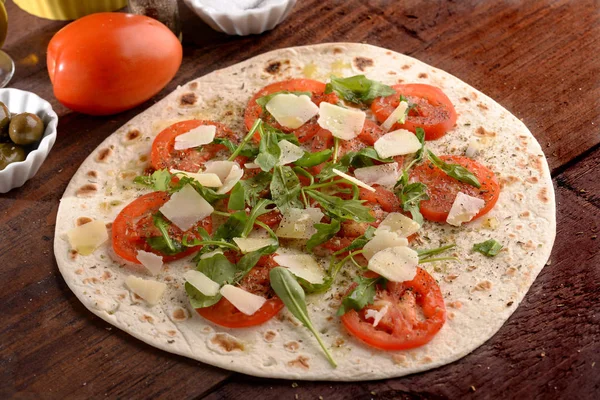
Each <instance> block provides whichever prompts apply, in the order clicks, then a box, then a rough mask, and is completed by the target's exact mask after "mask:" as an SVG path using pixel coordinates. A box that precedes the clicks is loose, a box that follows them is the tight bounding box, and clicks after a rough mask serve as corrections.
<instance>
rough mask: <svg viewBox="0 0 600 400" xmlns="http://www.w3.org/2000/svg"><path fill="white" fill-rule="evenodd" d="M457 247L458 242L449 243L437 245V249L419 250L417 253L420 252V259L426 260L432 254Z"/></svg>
mask: <svg viewBox="0 0 600 400" xmlns="http://www.w3.org/2000/svg"><path fill="white" fill-rule="evenodd" d="M455 247H456V244H449V245H446V246H441V247H436V248H435V249H427V250H417V253H418V254H419V261H422V260H426V259H428V258H429V257H431V256H435V255H438V254H442V253H443V252H445V251H447V250H450V249H453V248H455Z"/></svg>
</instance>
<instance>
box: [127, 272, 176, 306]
mask: <svg viewBox="0 0 600 400" xmlns="http://www.w3.org/2000/svg"><path fill="white" fill-rule="evenodd" d="M125 285H127V287H128V288H129V290H131V291H132V292H133V293H135V294H137V295H138V296H140V297H141V298H142V299H144V300H146V302H147V303H148V304H150V305H155V304H157V303H158V302H159V301H160V299H161V298H162V296H163V294H164V293H165V290H166V289H167V285H165V284H164V283H162V282H157V281H154V280H152V279H142V278H138V277H137V276H133V275H129V276H128V277H127V278H125Z"/></svg>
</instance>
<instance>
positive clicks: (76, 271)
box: [73, 250, 83, 275]
mask: <svg viewBox="0 0 600 400" xmlns="http://www.w3.org/2000/svg"><path fill="white" fill-rule="evenodd" d="M73 251H74V250H73ZM75 253H77V252H75ZM75 274H76V275H81V274H83V270H82V269H81V268H79V269H78V270H75Z"/></svg>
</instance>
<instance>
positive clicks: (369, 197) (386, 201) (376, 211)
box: [340, 185, 401, 238]
mask: <svg viewBox="0 0 600 400" xmlns="http://www.w3.org/2000/svg"><path fill="white" fill-rule="evenodd" d="M373 188H374V189H375V191H374V192H371V191H370V190H367V189H365V188H359V189H358V190H359V198H360V199H361V200H365V203H363V205H364V206H366V207H369V208H370V209H371V215H373V216H374V217H375V222H371V223H368V222H356V221H351V220H345V221H343V222H342V229H341V233H340V236H343V237H350V238H355V237H358V236H361V235H364V234H365V232H366V230H367V228H368V227H369V225H371V226H374V227H377V226H379V224H380V223H381V221H383V219H384V218H385V217H386V216H387V213H390V212H399V211H401V208H400V200H398V197H397V196H396V195H395V194H394V193H393V192H391V191H389V190H387V189H385V188H383V187H381V186H379V185H374V186H373Z"/></svg>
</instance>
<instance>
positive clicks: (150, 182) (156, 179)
mask: <svg viewBox="0 0 600 400" xmlns="http://www.w3.org/2000/svg"><path fill="white" fill-rule="evenodd" d="M133 182H134V183H138V184H140V185H144V186H148V187H150V188H152V189H153V190H156V191H159V192H166V191H167V190H169V188H170V187H171V173H170V172H169V171H167V170H166V169H159V170H157V171H154V172H153V173H152V175H150V176H146V175H140V176H136V177H135V178H134V179H133Z"/></svg>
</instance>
